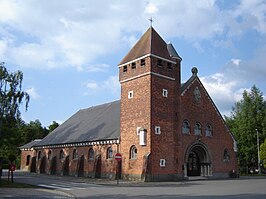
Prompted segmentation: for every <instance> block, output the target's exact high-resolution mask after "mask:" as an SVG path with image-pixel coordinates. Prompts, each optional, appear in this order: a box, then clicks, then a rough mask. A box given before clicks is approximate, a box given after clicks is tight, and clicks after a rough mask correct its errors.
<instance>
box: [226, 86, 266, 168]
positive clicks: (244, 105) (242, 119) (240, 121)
mask: <svg viewBox="0 0 266 199" xmlns="http://www.w3.org/2000/svg"><path fill="white" fill-rule="evenodd" d="M225 119H226V122H227V125H228V126H229V127H230V129H231V130H232V132H233V134H234V136H235V138H236V140H237V144H238V163H239V166H240V170H241V171H242V172H248V168H250V167H257V166H258V165H257V163H258V156H257V133H256V129H257V130H258V132H259V137H260V142H262V141H263V140H264V139H265V138H266V102H265V101H264V99H263V93H262V92H260V90H259V89H258V88H257V87H256V86H253V87H252V88H251V91H250V92H248V91H246V90H245V91H244V92H243V98H242V99H241V100H240V101H239V102H236V103H235V106H234V107H233V110H232V113H231V116H230V117H226V118H225Z"/></svg>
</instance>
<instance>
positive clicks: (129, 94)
mask: <svg viewBox="0 0 266 199" xmlns="http://www.w3.org/2000/svg"><path fill="white" fill-rule="evenodd" d="M133 96H134V92H133V91H128V95H127V97H128V99H132V98H133Z"/></svg>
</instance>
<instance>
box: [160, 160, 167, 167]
mask: <svg viewBox="0 0 266 199" xmlns="http://www.w3.org/2000/svg"><path fill="white" fill-rule="evenodd" d="M165 165H166V160H165V159H160V167H165Z"/></svg>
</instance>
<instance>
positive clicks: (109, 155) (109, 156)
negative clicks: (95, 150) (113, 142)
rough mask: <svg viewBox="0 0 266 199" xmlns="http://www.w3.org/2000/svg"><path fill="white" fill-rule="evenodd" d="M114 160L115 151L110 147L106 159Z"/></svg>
mask: <svg viewBox="0 0 266 199" xmlns="http://www.w3.org/2000/svg"><path fill="white" fill-rule="evenodd" d="M112 158H113V149H112V147H109V148H108V149H107V154H106V159H112Z"/></svg>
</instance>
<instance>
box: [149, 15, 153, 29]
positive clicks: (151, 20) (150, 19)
mask: <svg viewBox="0 0 266 199" xmlns="http://www.w3.org/2000/svg"><path fill="white" fill-rule="evenodd" d="M149 21H150V22H151V27H152V23H153V19H152V17H151V18H149Z"/></svg>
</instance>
